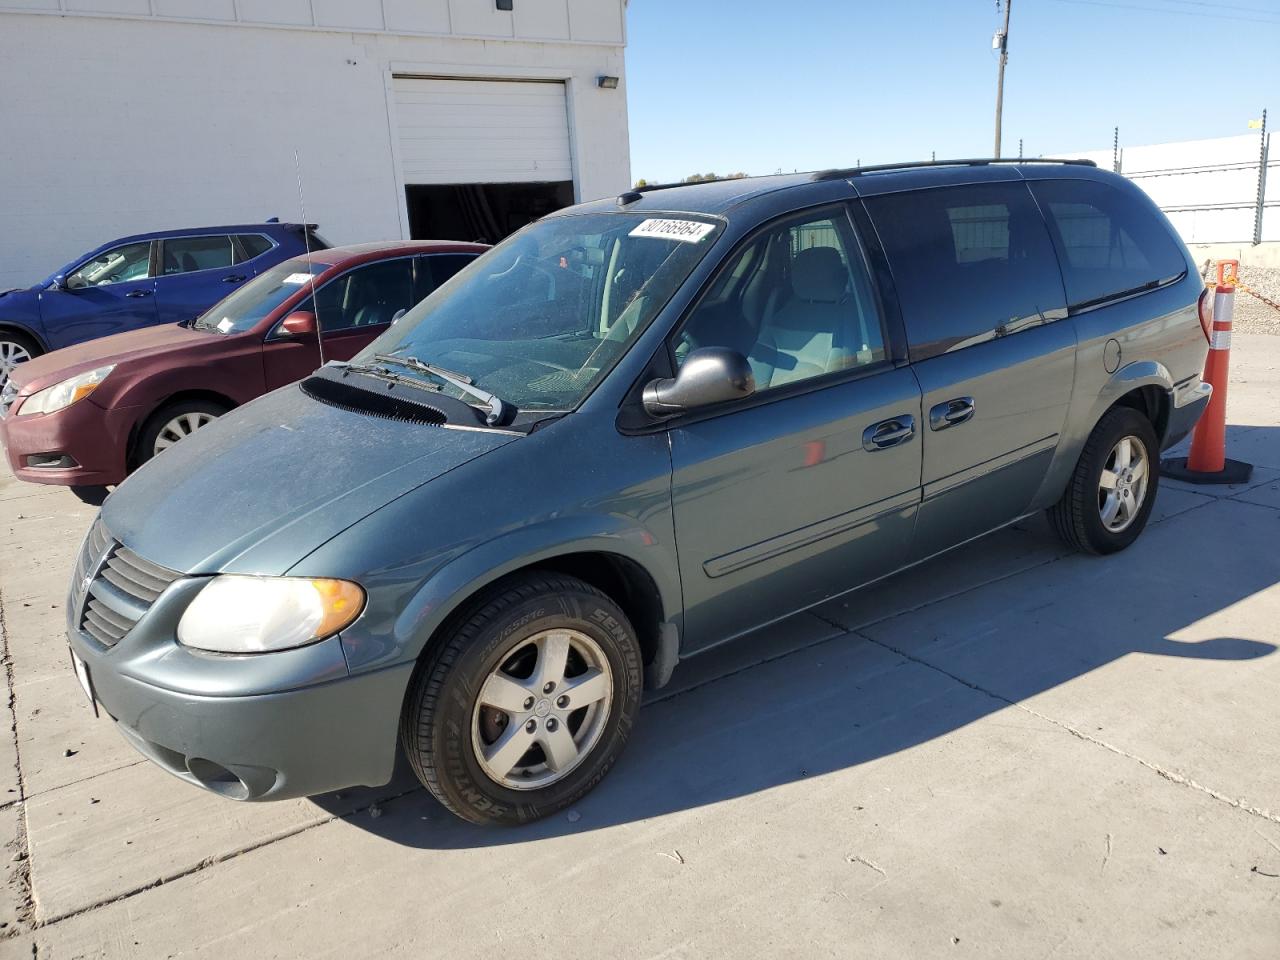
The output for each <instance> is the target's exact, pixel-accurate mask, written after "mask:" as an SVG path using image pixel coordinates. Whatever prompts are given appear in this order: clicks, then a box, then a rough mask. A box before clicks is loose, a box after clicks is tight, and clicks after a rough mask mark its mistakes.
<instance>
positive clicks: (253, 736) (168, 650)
mask: <svg viewBox="0 0 1280 960" xmlns="http://www.w3.org/2000/svg"><path fill="white" fill-rule="evenodd" d="M206 582H207V578H185V579H182V580H178V581H176V582H174V583H172V584H171V585H170V586H169V587H168V588H167V589H166V590H165V592H164V593H163V594H162V595H161V596H160V598H159V599H158V600H157V601H156V602H155V604H154V605H153V606H152V607H151V609H150V610H149V611H148V613H147V615H146V616H145V617H143V618H142V620H141V621H140V622H139V623H138V624H137V625H136V626H135V627H134V628H133V629H132V630H131V631H130V632H129V633H128V634H127V635H126V636H125V637H124V638H123V639H122V640H120V642H119V643H117V644H116V645H115V646H111V647H107V646H104V645H103V644H101V643H99V642H98V641H97V640H95V639H94V638H92V637H90V636H88V635H87V634H85V633H83V632H81V631H80V629H79V624H78V622H77V618H78V616H79V609H80V605H79V604H77V603H74V602H72V603H69V604H68V618H69V621H70V622H69V623H68V628H69V629H68V636H69V639H70V643H71V648H72V650H73V651H74V652H75V653H76V655H77V656H79V657H80V658H81V660H83V661H84V663H85V665H86V666H87V667H88V673H89V679H90V682H91V684H92V688H93V692H94V695H95V699H96V700H97V703H98V705H99V707H100V708H101V709H102V710H105V711H106V713H108V714H109V715H110V716H111V717H112V718H113V719H114V720H115V721H116V723H117V726H118V729H119V730H120V732H121V734H122V735H123V736H124V737H125V739H126V740H128V741H129V742H130V743H131V744H133V746H134V747H136V748H137V749H138V750H139V751H140V752H141V753H143V754H144V755H145V756H147V757H149V758H150V759H152V760H154V761H155V762H156V763H158V764H159V765H160V766H162V767H163V768H164V769H165V770H167V771H169V772H170V773H172V774H174V775H175V776H177V777H180V778H182V779H183V780H186V781H187V782H189V783H192V784H194V785H196V786H200V787H204V788H205V789H207V790H211V791H213V792H215V793H219V794H221V795H223V796H225V797H228V798H231V799H234V800H255V801H256V800H283V799H287V798H291V797H303V796H313V795H315V794H318V793H326V792H328V791H331V790H338V789H342V788H345V787H352V786H380V785H382V784H385V783H386V782H388V781H389V780H390V779H391V775H392V771H393V769H394V766H395V751H396V735H397V730H398V724H399V718H400V705H401V703H402V702H403V700H404V692H405V689H406V687H407V685H408V682H409V678H410V675H411V674H412V671H413V664H401V665H397V666H395V667H389V668H386V669H384V670H379V671H374V672H371V673H366V674H360V675H358V676H354V677H353V676H350V675H349V674H348V672H347V669H346V664H345V660H344V658H343V654H342V645H341V641H340V639H339V638H338V637H330V638H329V639H328V640H323V641H321V642H319V643H315V644H312V645H311V646H308V647H301V648H299V649H296V650H288V651H282V652H280V653H270V654H258V655H252V656H226V655H218V654H204V653H200V652H199V651H195V650H191V649H188V648H186V647H183V646H181V645H179V644H178V642H177V640H176V639H175V638H176V635H177V634H176V630H177V621H178V619H179V618H180V617H181V614H182V611H183V610H185V609H186V607H187V605H188V604H189V603H190V601H191V598H192V597H194V595H195V593H197V592H198V591H199V590H200V589H201V588H202V587H203V585H204V583H206ZM76 592H77V591H76V590H75V589H74V588H73V590H72V600H73V601H74V599H75V596H76Z"/></svg>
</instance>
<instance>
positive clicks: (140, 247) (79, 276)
mask: <svg viewBox="0 0 1280 960" xmlns="http://www.w3.org/2000/svg"><path fill="white" fill-rule="evenodd" d="M150 274H151V241H149V240H143V241H142V242H141V243H126V244H122V245H121V246H118V247H112V248H111V249H110V250H107V251H105V252H104V253H100V254H98V255H97V256H96V257H94V258H93V259H92V260H90V261H89V262H88V263H86V264H84V265H83V266H81V267H80V269H78V270H76V271H75V272H74V273H71V274H69V275H68V276H67V279H66V283H67V287H68V289H71V290H79V289H82V288H83V287H103V286H106V285H108V284H112V283H125V282H126V281H129V280H145V279H146V278H147V277H148V276H150Z"/></svg>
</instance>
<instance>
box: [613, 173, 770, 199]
mask: <svg viewBox="0 0 1280 960" xmlns="http://www.w3.org/2000/svg"><path fill="white" fill-rule="evenodd" d="M745 179H748V178H746V177H712V178H711V179H710V180H688V181H686V180H679V181H677V182H675V183H646V184H645V185H644V186H643V187H632V188H631V189H630V190H624V191H623V192H622V193H620V194H618V205H619V206H626V205H627V204H629V203H635V202H636V201H637V200H639V199H640V198H641V197H642V196H644V194H646V193H650V192H652V191H654V190H671V189H673V188H674V187H692V186H696V185H698V184H702V183H725V182H726V181H729V180H745Z"/></svg>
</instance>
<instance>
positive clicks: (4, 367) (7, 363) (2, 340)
mask: <svg viewBox="0 0 1280 960" xmlns="http://www.w3.org/2000/svg"><path fill="white" fill-rule="evenodd" d="M42 353H44V351H43V350H41V349H40V344H38V343H37V342H36V341H35V338H34V337H30V336H28V335H27V334H25V333H20V332H19V331H17V330H10V329H8V328H0V390H3V389H4V386H5V384H6V383H8V382H9V374H10V372H12V370H13V368H14V367H16V366H17V365H18V364H19V363H25V362H26V361H27V360H34V359H35V358H36V357H38V356H40V354H42Z"/></svg>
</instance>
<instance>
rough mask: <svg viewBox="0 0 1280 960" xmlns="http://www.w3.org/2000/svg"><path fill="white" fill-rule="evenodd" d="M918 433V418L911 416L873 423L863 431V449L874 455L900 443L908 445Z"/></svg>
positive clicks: (903, 415)
mask: <svg viewBox="0 0 1280 960" xmlns="http://www.w3.org/2000/svg"><path fill="white" fill-rule="evenodd" d="M915 432H916V418H915V417H913V416H911V415H910V414H905V413H904V414H902V415H901V416H897V417H890V418H889V419H888V420H881V421H880V422H879V423H873V424H872V425H871V426H869V427H867V429H865V430H863V431H862V447H863V449H864V450H869V451H871V452H872V453H874V452H875V451H877V450H887V449H889V448H890V447H896V446H897V445H898V444H900V443H906V442H907V441H908V440H910V439H911V438H912V437H913V436H914V435H915Z"/></svg>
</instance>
